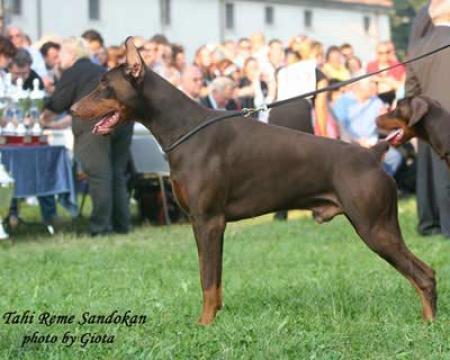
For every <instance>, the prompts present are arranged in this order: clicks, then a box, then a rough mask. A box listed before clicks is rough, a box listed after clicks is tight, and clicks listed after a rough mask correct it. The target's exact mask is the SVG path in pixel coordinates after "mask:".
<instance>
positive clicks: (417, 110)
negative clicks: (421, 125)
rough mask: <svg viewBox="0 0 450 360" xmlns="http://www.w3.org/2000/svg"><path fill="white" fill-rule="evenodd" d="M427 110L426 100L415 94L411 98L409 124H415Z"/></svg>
mask: <svg viewBox="0 0 450 360" xmlns="http://www.w3.org/2000/svg"><path fill="white" fill-rule="evenodd" d="M428 110H429V105H428V102H427V101H426V100H424V99H423V98H421V97H419V96H416V97H414V98H413V99H412V100H411V118H410V119H409V124H408V125H409V126H414V125H416V124H417V123H418V122H419V121H420V120H422V118H423V117H424V116H425V114H426V113H427V112H428Z"/></svg>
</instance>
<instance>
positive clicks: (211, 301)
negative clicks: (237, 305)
mask: <svg viewBox="0 0 450 360" xmlns="http://www.w3.org/2000/svg"><path fill="white" fill-rule="evenodd" d="M192 225H193V228H194V235H195V239H196V241H197V249H198V258H199V265H200V280H201V284H202V290H203V310H202V314H201V317H200V320H199V323H200V324H202V325H207V324H209V323H211V322H212V321H213V320H214V317H215V316H216V313H217V311H218V310H220V309H221V307H222V287H221V282H222V251H223V233H224V231H225V217H224V216H223V215H219V216H212V217H210V216H208V217H204V216H199V217H194V218H193V219H192Z"/></svg>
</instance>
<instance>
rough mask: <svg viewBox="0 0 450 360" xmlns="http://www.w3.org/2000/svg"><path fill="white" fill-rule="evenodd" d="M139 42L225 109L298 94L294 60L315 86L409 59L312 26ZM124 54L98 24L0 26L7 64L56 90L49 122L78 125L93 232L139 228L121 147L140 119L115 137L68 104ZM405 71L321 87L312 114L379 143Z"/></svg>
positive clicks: (169, 73) (2, 64)
mask: <svg viewBox="0 0 450 360" xmlns="http://www.w3.org/2000/svg"><path fill="white" fill-rule="evenodd" d="M134 43H135V45H136V47H137V49H138V51H139V53H140V55H141V57H142V59H143V61H144V62H145V64H146V66H147V67H148V68H150V69H152V70H153V71H155V72H156V73H158V74H159V75H160V76H162V77H163V78H165V79H166V80H167V81H169V82H170V83H172V84H173V85H174V86H176V87H177V88H179V89H180V90H181V91H183V92H184V93H185V94H186V95H188V96H189V97H191V98H192V99H194V100H195V101H197V102H199V103H200V104H202V105H204V106H206V107H209V108H213V109H223V110H237V109H242V108H253V107H258V106H261V105H264V104H267V103H271V102H273V101H275V100H279V99H281V98H283V96H285V95H283V94H285V93H286V89H284V87H285V86H289V87H292V86H294V87H295V86H296V85H298V89H296V88H295V89H294V93H295V91H297V92H298V94H300V93H302V92H304V91H305V90H307V89H305V88H302V84H295V83H292V82H291V83H289V84H287V85H286V82H283V79H282V76H283V75H282V74H283V71H284V69H297V70H294V71H296V72H297V73H299V74H300V75H302V76H304V78H308V79H311V78H312V79H313V83H314V87H316V88H320V87H324V86H327V85H330V84H334V83H336V82H339V81H344V80H348V79H350V78H352V77H355V76H358V75H361V74H364V73H366V72H373V71H376V70H379V69H382V68H385V67H388V66H392V65H395V64H398V63H399V60H398V59H397V56H396V49H395V47H394V44H393V43H392V42H391V41H382V42H379V43H378V44H377V45H376V49H375V57H374V58H373V59H372V60H371V61H369V62H364V61H362V60H361V57H360V55H361V54H359V53H358V49H354V48H353V46H352V45H351V44H349V43H342V44H336V45H332V46H328V47H326V46H325V45H324V44H323V43H321V42H320V41H317V40H316V39H312V38H310V37H308V36H305V35H298V36H293V37H292V38H291V39H290V40H289V41H288V42H283V41H281V40H279V39H266V38H265V36H264V34H263V33H260V32H259V33H254V34H251V35H250V36H249V37H242V38H240V39H239V40H237V41H234V40H226V41H224V42H222V43H216V44H205V45H203V46H201V47H200V48H198V49H197V50H196V51H195V55H194V57H193V59H192V60H191V59H188V58H187V56H186V53H185V49H184V47H183V45H182V44H176V43H171V42H170V41H169V39H167V38H166V37H165V36H164V35H161V34H157V35H154V36H152V37H150V38H145V37H141V36H136V37H134ZM124 56H125V48H124V46H123V44H118V45H111V46H106V45H105V41H104V39H103V37H102V35H101V34H100V33H99V32H98V31H96V30H88V31H85V32H84V33H82V34H81V37H79V38H77V37H73V38H69V39H60V38H57V37H44V38H42V39H40V40H38V41H37V42H35V43H31V41H30V38H29V37H28V36H27V35H26V34H25V33H24V32H23V31H22V30H21V29H20V28H18V27H16V26H10V27H9V28H8V29H7V31H6V36H0V68H1V71H2V74H4V73H5V72H10V73H11V74H12V79H13V81H16V80H17V79H18V78H19V77H21V78H22V79H23V80H24V81H23V86H24V88H25V87H30V86H31V85H30V84H32V83H33V80H34V79H36V78H38V79H39V82H40V85H41V87H42V88H43V89H45V91H46V93H47V95H48V101H47V103H46V104H47V105H46V110H45V111H44V113H43V114H42V117H41V122H42V124H43V126H45V127H46V128H50V129H51V128H56V129H60V128H67V127H72V129H73V132H74V137H75V146H74V154H75V159H76V160H77V161H79V162H80V166H81V168H82V169H83V171H85V172H86V174H87V176H88V178H89V180H90V186H91V196H92V198H93V205H94V206H93V214H92V218H91V227H90V232H91V234H92V235H97V234H104V233H110V232H113V231H114V232H121V233H125V232H127V231H129V229H130V220H129V219H130V216H129V212H128V210H127V211H125V212H124V210H123V208H126V209H128V200H127V195H126V180H125V172H126V163H127V162H128V155H127V156H116V155H114V154H118V153H119V152H118V151H117V149H118V148H120V153H121V154H123V153H128V152H127V151H125V152H124V151H123V150H124V149H125V150H126V149H127V148H128V147H129V146H130V141H131V134H132V128H131V127H130V126H124V128H123V129H119V131H117V132H116V134H115V135H114V136H113V137H109V138H104V137H96V136H93V135H92V134H91V128H90V126H91V125H86V124H85V123H82V122H80V121H78V120H77V119H72V117H71V115H70V114H69V113H68V110H69V109H70V106H71V105H72V104H73V103H74V102H75V101H76V100H78V99H79V98H80V97H82V96H83V95H84V94H86V93H88V92H89V91H90V90H92V89H93V87H94V85H95V82H96V80H98V78H99V77H100V76H101V74H102V73H103V72H104V71H107V70H108V69H111V68H114V67H116V66H117V65H119V64H121V63H123V62H124V61H125V58H124ZM311 64H312V66H310V65H311ZM303 65H308V66H303ZM301 72H309V73H305V74H301ZM405 73H406V71H405V68H404V67H403V66H398V67H396V68H395V69H392V70H390V71H386V72H383V73H381V74H379V75H376V76H373V77H370V78H368V79H366V80H364V81H360V82H357V83H354V84H351V85H348V86H345V87H341V88H339V89H337V90H335V91H332V92H328V93H325V94H324V95H322V96H323V97H322V98H320V99H319V97H317V98H316V99H314V100H313V102H312V106H311V109H312V114H311V117H310V118H308V119H312V120H311V121H312V122H313V124H311V125H312V128H313V129H314V133H315V134H316V135H319V136H326V137H330V138H335V139H342V140H344V141H348V142H353V143H357V144H359V145H361V146H364V147H370V146H372V145H374V144H375V143H376V142H377V141H378V139H379V137H380V134H379V133H378V130H377V127H376V123H375V119H376V117H377V116H378V115H380V114H381V113H383V112H385V111H387V109H388V108H389V107H391V106H392V105H393V104H395V101H396V100H397V99H399V98H401V97H403V94H404V83H405ZM86 74H89V75H88V76H87V75H86ZM291 90H292V89H291ZM288 93H289V91H288ZM267 119H268V116H267V114H264V113H261V114H260V115H259V116H258V117H257V118H256V119H249V121H268V120H267ZM298 121H302V119H298ZM93 154H96V155H98V156H93ZM404 163H405V156H404V154H403V152H401V151H399V150H397V149H394V148H391V149H390V150H389V152H388V154H387V156H386V157H385V160H384V165H385V169H386V171H387V172H388V173H389V174H390V175H392V176H394V175H395V174H396V172H397V171H398V169H399V168H400V167H401V166H402V164H404ZM99 164H101V166H99Z"/></svg>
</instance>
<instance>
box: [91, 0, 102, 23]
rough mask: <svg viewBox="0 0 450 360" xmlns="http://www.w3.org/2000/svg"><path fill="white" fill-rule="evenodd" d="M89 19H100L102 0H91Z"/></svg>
mask: <svg viewBox="0 0 450 360" xmlns="http://www.w3.org/2000/svg"><path fill="white" fill-rule="evenodd" d="M89 20H100V0H89Z"/></svg>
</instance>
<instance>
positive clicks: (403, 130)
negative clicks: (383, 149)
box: [376, 96, 429, 146]
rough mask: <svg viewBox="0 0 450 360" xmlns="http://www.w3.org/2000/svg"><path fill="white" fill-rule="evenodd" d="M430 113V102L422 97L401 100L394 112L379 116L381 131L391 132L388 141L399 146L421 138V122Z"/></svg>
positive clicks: (378, 124)
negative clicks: (412, 139) (414, 138)
mask: <svg viewBox="0 0 450 360" xmlns="http://www.w3.org/2000/svg"><path fill="white" fill-rule="evenodd" d="M428 111H429V102H428V101H427V100H426V99H424V98H422V97H420V96H416V97H407V98H404V99H402V100H400V101H399V102H398V103H397V106H396V108H395V109H394V110H392V111H390V112H387V113H386V114H383V115H381V116H378V118H377V120H376V122H377V126H378V128H379V129H381V130H383V131H387V132H390V133H389V135H388V137H387V140H388V141H389V142H390V144H391V145H393V146H399V145H401V144H404V143H405V142H407V141H409V140H410V139H411V138H413V137H416V136H421V135H422V134H421V129H420V126H419V125H420V122H421V120H423V118H424V117H425V115H426V114H427V113H428Z"/></svg>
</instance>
